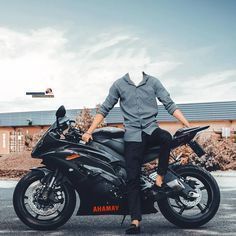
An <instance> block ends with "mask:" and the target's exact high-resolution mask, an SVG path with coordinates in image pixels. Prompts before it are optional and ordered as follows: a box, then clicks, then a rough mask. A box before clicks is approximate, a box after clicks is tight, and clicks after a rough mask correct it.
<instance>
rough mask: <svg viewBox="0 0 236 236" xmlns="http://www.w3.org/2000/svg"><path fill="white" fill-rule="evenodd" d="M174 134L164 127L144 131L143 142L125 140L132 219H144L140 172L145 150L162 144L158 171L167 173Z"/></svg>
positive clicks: (163, 173)
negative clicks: (150, 132)
mask: <svg viewBox="0 0 236 236" xmlns="http://www.w3.org/2000/svg"><path fill="white" fill-rule="evenodd" d="M171 140H172V135H171V134H170V133H169V132H168V131H167V130H164V129H161V128H159V127H158V128H156V129H155V130H154V131H153V132H152V134H151V135H149V134H146V133H145V132H144V131H142V142H133V141H132V142H131V141H125V153H124V154H125V160H126V171H127V194H128V203H129V212H130V216H131V220H140V221H141V220H142V214H141V201H140V172H141V166H142V159H143V156H144V152H145V150H146V149H147V148H148V147H150V146H155V145H160V158H159V162H158V168H157V173H158V174H159V175H165V174H166V171H167V168H168V162H169V155H170V149H171Z"/></svg>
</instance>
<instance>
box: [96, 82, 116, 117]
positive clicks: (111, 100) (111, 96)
mask: <svg viewBox="0 0 236 236" xmlns="http://www.w3.org/2000/svg"><path fill="white" fill-rule="evenodd" d="M119 97H120V94H119V90H118V88H117V85H116V81H115V82H114V83H113V84H112V86H111V87H110V89H109V93H108V95H107V97H106V99H105V101H104V102H103V103H102V105H101V106H100V107H99V109H98V111H97V114H102V115H103V116H104V117H106V116H107V114H108V113H109V111H110V110H111V109H112V108H113V107H114V106H115V104H116V103H117V102H118V99H119Z"/></svg>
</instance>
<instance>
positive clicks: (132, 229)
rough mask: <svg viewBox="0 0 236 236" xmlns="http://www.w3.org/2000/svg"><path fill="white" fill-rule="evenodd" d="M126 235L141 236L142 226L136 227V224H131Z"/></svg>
mask: <svg viewBox="0 0 236 236" xmlns="http://www.w3.org/2000/svg"><path fill="white" fill-rule="evenodd" d="M125 233H126V234H140V226H136V225H135V224H131V225H130V227H129V228H128V229H126V231H125Z"/></svg>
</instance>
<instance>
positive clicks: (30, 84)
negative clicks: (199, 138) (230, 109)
mask: <svg viewBox="0 0 236 236" xmlns="http://www.w3.org/2000/svg"><path fill="white" fill-rule="evenodd" d="M78 43H80V42H78ZM71 48H73V45H72V44H71V42H70V40H69V38H68V37H67V33H66V32H64V31H59V30H55V29H53V28H42V29H37V30H31V31H28V32H16V31H14V30H11V29H8V28H0V80H1V93H0V112H7V111H26V110H27V111H28V110H48V109H56V108H57V107H58V106H59V105H61V104H64V105H65V106H66V108H83V107H84V106H87V107H95V105H96V104H97V103H102V102H103V101H104V99H105V97H106V95H107V93H108V89H109V87H110V85H111V84H112V82H113V81H114V80H116V79H117V78H120V77H121V76H123V75H124V74H125V73H127V72H128V71H129V68H131V67H132V66H133V65H140V66H142V65H145V67H147V70H146V72H147V73H149V74H151V75H154V76H157V77H161V80H162V81H163V84H164V85H165V86H166V87H167V89H168V88H171V91H170V92H171V95H172V98H173V99H174V101H175V102H177V103H180V102H184V103H188V102H200V101H201V102H204V101H220V100H235V93H234V91H235V86H236V84H235V83H236V82H235V79H234V78H235V77H236V70H224V71H219V72H211V73H209V72H206V73H205V74H203V75H202V76H199V77H188V79H186V80H185V81H183V79H181V80H178V79H176V78H178V77H176V76H175V75H176V71H177V69H179V67H180V66H182V65H185V63H186V61H185V60H184V59H183V58H182V57H181V56H180V57H178V53H176V51H173V55H172V56H171V53H170V51H168V55H165V54H164V53H163V52H162V51H161V50H160V53H159V59H158V60H157V59H154V58H153V57H152V56H150V54H149V53H148V52H149V45H148V44H145V42H144V41H142V40H141V39H140V38H138V37H137V36H136V35H132V34H131V33H126V32H125V33H124V32H115V33H114V32H109V33H102V34H100V35H96V36H94V35H93V36H92V37H91V38H90V39H89V38H88V40H87V41H86V42H85V43H83V44H81V45H80V47H76V49H74V50H72V49H71ZM179 58H182V59H179ZM47 87H51V88H52V89H53V91H54V93H55V98H54V99H32V98H31V97H29V96H26V95H25V92H26V91H44V90H45V89H46V88H47ZM117 105H119V104H117Z"/></svg>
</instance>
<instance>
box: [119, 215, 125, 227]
mask: <svg viewBox="0 0 236 236" xmlns="http://www.w3.org/2000/svg"><path fill="white" fill-rule="evenodd" d="M125 217H126V215H124V216H123V219H122V221H121V224H120V225H121V226H122V225H123V223H124V220H125Z"/></svg>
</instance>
